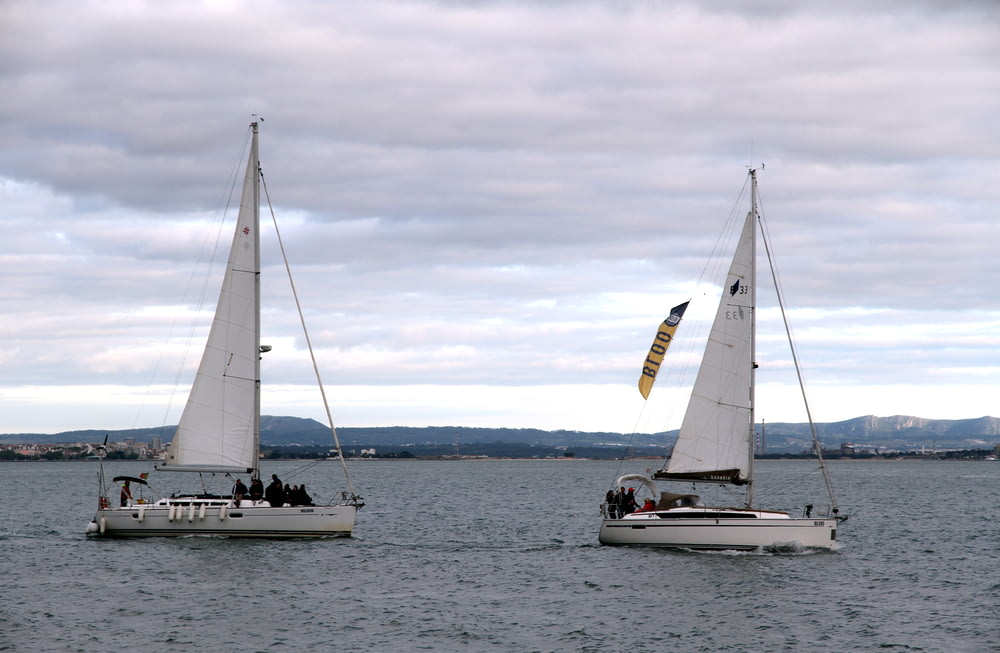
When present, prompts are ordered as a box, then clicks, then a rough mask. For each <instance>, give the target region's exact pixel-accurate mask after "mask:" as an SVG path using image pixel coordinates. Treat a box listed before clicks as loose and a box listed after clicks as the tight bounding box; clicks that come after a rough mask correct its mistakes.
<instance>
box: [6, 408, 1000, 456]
mask: <svg viewBox="0 0 1000 653" xmlns="http://www.w3.org/2000/svg"><path fill="white" fill-rule="evenodd" d="M175 428H176V427H175V426H160V427H151V428H136V429H120V430H102V429H83V430H76V431H63V432H61V433H53V434H43V433H7V434H0V444H54V443H64V442H89V443H98V442H101V441H103V440H104V438H105V436H108V437H109V439H111V440H113V441H121V440H124V439H126V438H135V439H136V440H137V441H140V442H149V441H150V440H152V439H153V438H160V439H161V440H163V441H164V442H166V441H169V439H170V438H171V437H172V435H173V432H174V429H175ZM816 429H817V434H818V436H819V438H820V441H821V442H822V443H823V446H824V448H826V449H835V448H839V447H841V446H842V445H845V444H848V443H849V444H851V445H855V446H861V447H866V448H879V447H881V448H885V449H898V450H903V451H905V450H913V449H920V448H923V447H929V446H930V447H938V448H970V447H971V448H977V447H982V448H989V447H993V446H995V445H996V444H997V442H1000V418H996V417H991V416H983V417H976V418H968V419H952V420H942V419H929V418H923V417H915V416H911V415H892V416H888V417H880V416H876V415H863V416H859V417H854V418H851V419H847V420H842V421H839V422H825V423H817V424H816ZM757 431H758V435H759V436H760V435H761V433H762V432H763V439H764V442H765V449H766V451H767V452H769V453H771V452H774V453H779V452H798V451H801V450H803V449H808V448H810V447H811V439H812V436H811V434H810V431H809V425H808V423H804V422H803V423H794V422H765V423H763V424H758V426H757ZM337 433H338V435H339V437H340V441H341V444H342V445H343V446H344V447H345V448H348V447H360V446H365V447H382V448H385V447H390V448H391V447H406V446H418V445H435V446H445V445H450V446H452V447H454V448H455V450H456V451H457V450H460V449H461V447H462V446H463V445H470V444H474V443H476V444H499V443H526V444H532V445H541V446H550V447H579V446H619V447H622V446H639V447H667V446H669V445H670V444H672V442H673V440H674V438H675V437H676V435H677V431H676V430H673V431H666V432H660V433H616V432H607V431H577V430H570V429H560V430H552V431H549V430H543V429H533V428H488V427H469V426H427V427H409V426H379V427H340V428H338V429H337ZM332 442H333V438H332V436H331V434H330V428H329V426H325V425H323V424H321V423H320V422H317V421H316V420H313V419H310V418H302V417H289V416H270V415H263V416H261V444H262V446H270V447H287V446H312V447H316V446H326V445H329V446H331V447H332Z"/></svg>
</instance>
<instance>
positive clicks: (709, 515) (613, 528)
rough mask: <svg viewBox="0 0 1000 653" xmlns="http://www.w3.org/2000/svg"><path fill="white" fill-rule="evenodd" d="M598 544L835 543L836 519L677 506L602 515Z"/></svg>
mask: <svg viewBox="0 0 1000 653" xmlns="http://www.w3.org/2000/svg"><path fill="white" fill-rule="evenodd" d="M599 539H600V542H601V544H611V545H632V546H656V547H672V548H683V549H709V550H727V549H730V550H732V549H735V550H754V549H759V548H789V547H791V548H798V547H801V548H805V549H833V548H834V547H835V544H836V540H837V519H836V518H833V517H829V518H826V517H820V518H816V519H813V518H800V519H793V518H790V517H789V516H788V515H787V514H785V513H780V512H768V511H758V510H742V509H739V510H734V509H720V508H675V509H672V510H661V511H657V512H646V513H633V514H631V515H626V516H625V517H624V518H622V519H605V520H604V521H603V522H602V523H601V532H600V535H599Z"/></svg>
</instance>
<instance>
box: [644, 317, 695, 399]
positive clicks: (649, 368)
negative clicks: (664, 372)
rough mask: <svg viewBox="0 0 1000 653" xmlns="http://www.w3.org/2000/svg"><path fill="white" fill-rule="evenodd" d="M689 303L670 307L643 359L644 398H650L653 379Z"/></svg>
mask: <svg viewBox="0 0 1000 653" xmlns="http://www.w3.org/2000/svg"><path fill="white" fill-rule="evenodd" d="M689 303H690V302H684V303H683V304H679V305H677V306H674V307H673V308H672V309H670V315H668V316H667V319H665V320H663V323H662V324H660V328H659V329H658V330H657V332H656V337H655V338H653V346H652V347H650V348H649V354H648V355H647V356H646V360H645V361H643V365H642V376H640V377H639V393H640V394H642V398H643V399H648V398H649V391H650V390H652V389H653V381H655V380H656V373H657V372H658V371H659V369H660V363H662V362H663V355H664V354H666V353H667V347H669V346H670V343H671V341H673V339H674V331H676V330H677V325H678V324H680V322H681V318H682V317H684V310H685V309H686V308H687V306H688V304H689Z"/></svg>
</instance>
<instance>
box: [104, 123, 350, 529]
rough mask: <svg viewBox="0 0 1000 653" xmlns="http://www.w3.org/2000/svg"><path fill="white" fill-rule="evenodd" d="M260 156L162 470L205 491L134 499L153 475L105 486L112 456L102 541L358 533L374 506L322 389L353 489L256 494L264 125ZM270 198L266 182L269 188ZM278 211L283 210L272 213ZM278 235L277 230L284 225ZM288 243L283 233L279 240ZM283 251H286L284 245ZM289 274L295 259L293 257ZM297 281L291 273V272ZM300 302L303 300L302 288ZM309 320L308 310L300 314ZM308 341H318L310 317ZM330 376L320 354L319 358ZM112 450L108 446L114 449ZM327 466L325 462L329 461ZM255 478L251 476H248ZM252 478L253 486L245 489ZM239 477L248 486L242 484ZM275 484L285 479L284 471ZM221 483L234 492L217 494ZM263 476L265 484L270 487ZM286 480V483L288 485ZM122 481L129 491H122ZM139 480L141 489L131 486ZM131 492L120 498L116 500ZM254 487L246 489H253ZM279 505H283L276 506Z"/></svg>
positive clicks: (254, 143)
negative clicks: (327, 497)
mask: <svg viewBox="0 0 1000 653" xmlns="http://www.w3.org/2000/svg"><path fill="white" fill-rule="evenodd" d="M250 132H251V137H250V153H249V158H248V160H247V165H246V172H245V174H244V177H243V190H242V196H241V201H240V210H239V218H238V220H237V222H236V229H235V233H234V235H233V241H232V247H231V248H230V253H229V259H228V262H227V265H226V271H225V276H224V278H223V281H222V289H221V292H220V295H219V300H218V304H217V305H216V310H215V317H214V319H213V321H212V326H211V328H210V330H209V335H208V341H207V343H206V345H205V350H204V353H203V354H202V358H201V362H200V364H199V367H198V371H197V375H196V377H195V380H194V383H193V385H192V388H191V391H190V394H189V395H188V400H187V404H186V406H185V408H184V411H183V413H182V415H181V419H180V422H179V423H178V426H177V430H176V432H175V434H174V436H173V440H172V442H171V443H170V444H169V446H168V447H167V454H166V457H165V460H164V461H163V462H162V464H158V465H156V466H155V470H156V471H157V472H164V473H171V472H179V473H181V472H186V473H188V474H192V473H196V474H198V476H199V477H200V479H199V480H200V483H199V485H200V486H201V490H200V491H198V492H181V493H172V494H171V495H170V496H165V497H162V498H159V499H156V498H153V497H150V499H148V500H147V499H146V498H145V497H144V496H142V495H140V496H139V497H138V498H136V497H134V496H133V495H132V490H131V488H132V487H136V488H137V489H139V490H143V491H145V490H146V489H147V488H148V487H149V486H150V481H149V480H148V474H142V475H140V476H138V477H125V476H117V477H115V478H114V479H113V482H112V483H111V484H107V485H106V484H105V478H104V464H103V458H102V461H101V468H100V472H99V483H98V486H99V487H98V509H97V512H96V514H95V515H94V518H93V521H91V522H90V523H89V524H88V525H87V528H86V533H87V535H90V536H95V537H153V536H190V535H207V536H227V537H262V538H289V537H348V536H350V535H351V534H352V532H353V530H354V521H355V516H356V515H357V512H358V510H359V509H360V508H361V507H362V506H363V505H364V504H363V503H362V502H361V497H359V496H358V495H357V494H355V492H354V489H353V487H352V485H351V479H350V475H349V474H348V470H347V465H346V462H345V461H344V457H343V455H342V451H341V447H340V442H339V438H338V437H337V431H336V428H335V427H334V425H333V420H332V417H331V414H330V409H329V405H328V404H327V402H326V393H325V391H323V388H322V383H319V387H320V393H321V395H322V398H323V403H324V405H325V407H326V413H327V418H328V420H329V423H330V429H331V432H332V436H333V441H334V444H335V445H336V448H337V454H338V455H337V457H338V459H339V460H340V461H341V464H342V466H343V472H344V476H345V478H346V480H347V486H348V490H347V491H341V492H340V496H339V498H338V499H336V500H332V501H330V502H329V503H328V504H327V505H313V503H312V501H311V500H305V499H299V500H296V498H294V497H292V498H291V499H290V500H288V502H287V503H286V502H285V498H284V497H282V494H281V493H280V492H274V493H271V496H270V498H272V499H273V501H267V500H264V499H263V498H261V497H259V496H258V493H257V492H255V491H254V489H253V488H254V486H256V485H257V484H256V483H255V482H254V481H256V480H260V478H261V470H260V455H259V449H260V386H261V384H260V378H261V376H260V368H261V363H260V361H261V356H262V354H264V353H266V352H268V351H270V349H271V348H270V347H269V346H267V345H264V346H262V345H261V344H260V331H261V328H260V324H261V321H260V235H259V234H260V199H261V197H260V190H261V183H262V173H261V168H260V163H259V159H258V147H259V146H258V123H257V121H256V120H254V121H253V122H251V123H250ZM264 190H265V194H266V190H267V189H266V186H265V187H264ZM272 213H273V212H272ZM275 229H276V230H277V224H275ZM278 238H279V243H280V233H279V234H278ZM282 254H284V249H283V248H282ZM285 266H286V269H288V262H287V259H286V261H285ZM289 280H290V281H291V274H290V272H289ZM292 294H293V296H295V301H296V304H297V305H298V298H297V295H296V293H295V286H294V283H292ZM299 316H300V319H301V318H302V310H301V308H299ZM302 326H303V332H304V334H305V340H306V342H307V343H309V351H310V354H312V344H311V342H310V341H309V335H308V331H306V330H305V322H304V320H302ZM312 359H313V366H314V369H315V370H316V378H317V381H319V380H320V377H319V371H318V368H317V367H316V362H315V361H316V359H315V356H313V357H312ZM105 444H106V443H105ZM324 464H325V463H324ZM243 475H245V476H243ZM244 478H245V479H246V480H247V481H249V482H250V487H249V488H247V485H246V484H244V483H242V482H243V479H244ZM236 480H239V481H240V482H241V484H242V485H236ZM267 480H268V481H272V482H274V481H279V479H278V478H277V476H276V475H274V478H273V479H267ZM212 482H214V484H215V485H216V487H218V486H219V485H220V484H222V486H223V488H234V489H235V490H234V489H230V490H229V493H228V494H227V493H226V491H225V489H223V490H222V491H221V492H209V491H208V490H207V489H206V488H208V487H209V486H210V485H211V484H212ZM263 482H264V481H263V480H261V482H260V485H261V486H262V485H263ZM279 482H280V481H279ZM118 483H121V484H122V485H121V486H119V485H118ZM133 483H134V484H135V485H134V486H133V485H131V484H133ZM119 487H121V492H120V496H109V494H110V493H111V491H113V490H114V491H117V490H118V488H119ZM244 488H246V489H244ZM272 504H274V505H272Z"/></svg>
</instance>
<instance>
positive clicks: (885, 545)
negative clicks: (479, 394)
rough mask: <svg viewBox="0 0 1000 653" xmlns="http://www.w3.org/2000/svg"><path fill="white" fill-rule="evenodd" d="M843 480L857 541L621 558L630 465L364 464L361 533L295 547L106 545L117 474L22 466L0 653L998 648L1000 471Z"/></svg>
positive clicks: (281, 470)
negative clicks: (614, 522)
mask: <svg viewBox="0 0 1000 653" xmlns="http://www.w3.org/2000/svg"><path fill="white" fill-rule="evenodd" d="M326 465H329V466H326ZM296 467H298V465H297V464H295V463H275V464H274V465H272V466H269V467H268V468H267V469H265V472H266V473H268V474H270V473H271V472H277V473H278V474H279V475H280V476H282V478H283V479H284V480H286V481H291V482H295V483H301V482H305V483H306V484H307V485H308V486H309V488H310V491H311V492H312V493H313V496H314V497H317V498H320V497H325V496H326V495H328V494H332V492H333V491H334V489H338V487H337V486H338V484H337V482H336V480H335V479H332V480H329V481H327V480H326V474H328V473H329V474H330V475H331V476H335V475H336V472H337V466H336V464H335V463H328V464H324V466H322V467H318V468H313V469H310V470H309V471H308V472H307V473H306V475H304V476H301V477H298V478H294V477H289V476H288V474H290V473H291V472H292V470H293V469H294V468H296ZM831 468H832V472H833V476H834V482H835V485H836V486H837V488H838V492H839V495H840V500H841V504H842V507H843V509H844V511H845V512H848V513H849V514H850V520H849V521H848V522H847V524H846V525H844V526H843V527H842V528H841V531H840V538H839V539H840V543H841V549H840V550H839V551H837V552H833V553H800V554H792V555H775V554H764V553H751V554H732V553H689V552H677V551H673V552H672V551H665V550H655V549H625V548H610V547H602V546H600V545H599V544H597V529H598V520H599V515H598V513H597V506H598V503H599V502H600V499H601V498H602V497H603V495H604V493H605V491H606V490H607V489H608V487H609V485H610V483H611V482H612V479H613V477H614V476H615V472H616V470H617V463H614V462H602V461H453V462H449V461H440V462H437V461H435V462H427V461H398V462H381V461H372V462H363V463H358V464H355V465H353V466H352V473H353V476H354V481H355V485H356V487H357V489H358V490H359V491H361V493H362V494H364V495H365V497H366V499H367V501H368V506H366V507H365V508H364V509H363V510H362V511H361V512H360V513H359V515H358V522H357V530H356V537H354V538H352V539H344V540H322V541H308V540H289V541H275V542H269V541H252V540H247V541H241V540H226V539H208V538H182V539H173V538H165V539H149V540H122V541H115V540H88V539H86V538H84V536H83V529H84V527H85V526H86V524H87V522H88V521H89V520H90V518H91V516H92V515H93V509H94V507H95V504H96V498H95V497H94V494H95V488H96V470H97V466H96V464H90V463H3V464H0V491H2V495H0V496H2V497H3V502H2V504H0V547H2V551H3V567H2V568H3V587H4V590H3V593H4V600H3V602H2V604H0V605H2V607H0V650H5V651H60V652H61V651H102V652H103V651H114V650H142V651H149V652H159V651H178V652H179V651H191V650H196V649H195V647H197V649H200V650H205V651H216V650H224V649H229V650H233V651H240V652H241V653H243V652H247V651H330V650H346V651H389V650H395V651H477V652H480V651H517V652H522V651H594V652H596V651H601V652H607V651H612V652H615V651H622V652H624V651H629V652H632V651H653V650H657V651H680V652H684V651H711V652H717V651H747V652H750V651H753V652H757V651H806V650H808V651H875V650H879V651H885V650H890V651H948V652H954V653H960V652H975V653H979V652H983V651H1000V628H998V626H1000V619H998V617H997V609H998V607H1000V573H998V570H997V562H996V560H997V555H998V553H1000V528H998V523H1000V520H998V518H997V517H998V506H1000V463H996V462H932V461H928V462H912V461H898V462H897V461H889V462H885V461H883V462H861V461H834V462H833V463H831ZM146 469H147V466H146V465H144V464H140V463H119V464H118V465H117V466H115V467H110V466H109V471H110V472H111V473H113V474H137V473H138V472H140V471H145V470H146ZM758 469H759V472H760V476H761V478H760V482H759V484H758V486H759V488H760V489H761V492H760V499H761V502H762V503H765V504H766V505H767V506H768V507H784V508H793V507H797V504H796V505H790V504H789V505H785V504H783V503H781V502H784V501H789V502H790V501H792V500H793V499H792V498H791V497H792V496H793V495H794V493H795V489H796V487H795V486H796V485H797V484H799V483H800V482H804V480H803V479H810V480H815V478H814V476H815V475H814V473H813V465H811V464H810V463H806V462H799V461H764V462H761V463H759V467H758ZM626 471H641V468H638V466H637V469H635V470H633V469H628V470H626ZM779 473H780V476H781V477H782V478H784V477H787V478H789V479H791V481H792V487H791V489H789V490H788V491H787V492H786V491H785V490H784V489H782V490H777V489H772V493H771V495H770V496H769V495H768V493H767V492H766V491H765V489H766V488H768V487H772V488H776V487H777V485H776V478H777V477H778V475H779ZM786 495H787V496H786ZM816 498H817V499H819V497H816Z"/></svg>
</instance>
